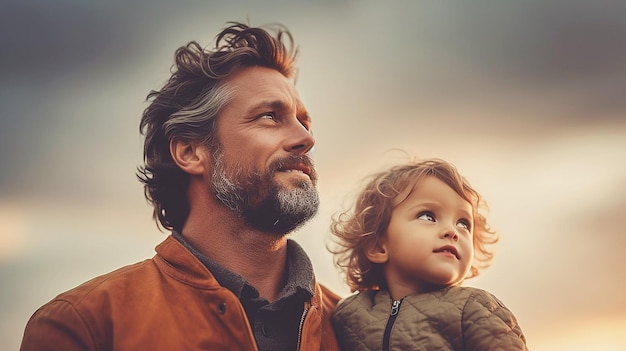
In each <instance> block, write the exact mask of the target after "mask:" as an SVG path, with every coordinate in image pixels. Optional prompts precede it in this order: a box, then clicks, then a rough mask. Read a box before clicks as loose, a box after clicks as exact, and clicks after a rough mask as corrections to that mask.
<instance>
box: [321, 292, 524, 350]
mask: <svg viewBox="0 0 626 351" xmlns="http://www.w3.org/2000/svg"><path fill="white" fill-rule="evenodd" d="M332 321H333V324H334V328H335V332H336V334H337V338H338V340H339V343H340V345H341V348H342V349H343V350H350V351H359V350H398V351H400V350H402V351H404V350H429V351H433V350H457V351H458V350H466V351H470V350H481V351H485V350H506V351H511V350H528V348H527V347H526V339H525V337H524V335H523V333H522V330H521V328H520V326H519V325H518V323H517V320H516V318H515V316H514V315H513V313H511V311H509V309H508V308H507V307H506V306H504V304H503V303H502V302H500V300H498V298H496V297H495V296H494V295H492V294H490V293H488V292H486V291H484V290H480V289H476V288H470V287H458V286H457V287H449V288H446V289H442V290H438V291H435V292H430V293H423V294H416V295H409V296H407V297H405V298H403V299H402V300H400V301H395V302H394V301H393V300H392V299H391V297H390V296H389V293H388V292H387V291H364V292H360V293H358V294H356V295H351V296H349V297H347V298H345V299H343V300H342V301H341V302H339V304H338V306H337V308H336V310H335V312H334V313H333V316H332Z"/></svg>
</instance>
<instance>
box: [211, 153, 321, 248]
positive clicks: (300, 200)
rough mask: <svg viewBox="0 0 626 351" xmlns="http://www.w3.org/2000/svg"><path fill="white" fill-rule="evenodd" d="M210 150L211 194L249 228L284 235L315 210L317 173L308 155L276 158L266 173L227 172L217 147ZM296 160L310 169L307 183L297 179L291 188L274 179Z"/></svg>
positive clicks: (235, 169) (311, 215)
mask: <svg viewBox="0 0 626 351" xmlns="http://www.w3.org/2000/svg"><path fill="white" fill-rule="evenodd" d="M213 149H214V150H212V167H213V174H212V176H211V185H212V189H213V194H214V196H215V197H216V198H217V199H218V200H219V201H220V202H221V203H222V204H224V206H226V207H227V208H229V209H231V210H233V211H235V212H237V213H239V214H240V215H241V216H242V218H243V219H244V220H245V221H246V222H247V223H248V225H249V226H250V227H252V228H254V229H257V230H260V231H262V232H265V233H271V234H275V235H277V236H283V235H285V234H288V233H290V232H292V231H293V230H295V229H296V228H298V227H299V226H301V225H302V224H304V222H306V221H307V220H309V219H311V218H312V217H313V216H315V214H316V213H317V210H318V207H319V195H318V193H317V189H316V188H315V184H316V182H317V175H316V173H315V170H314V168H313V164H312V161H311V159H310V158H309V157H308V156H306V155H291V156H288V157H285V158H282V159H280V160H276V161H274V162H272V163H271V164H270V166H269V169H267V170H266V171H265V172H262V171H259V172H254V171H248V170H245V169H243V168H241V167H235V168H234V169H231V170H229V171H230V172H228V171H227V169H226V167H225V165H224V157H223V153H222V152H221V150H220V148H219V147H214V148H213ZM298 163H303V164H305V165H307V166H308V167H309V168H310V169H311V174H310V175H309V176H310V178H311V181H310V182H308V181H305V180H298V181H297V183H295V184H293V186H294V187H293V189H287V188H285V187H284V186H282V185H281V184H278V183H277V182H276V181H275V179H274V175H275V174H276V172H277V171H278V170H279V169H284V167H285V166H293V165H295V164H298ZM288 168H289V167H288ZM246 172H247V173H246Z"/></svg>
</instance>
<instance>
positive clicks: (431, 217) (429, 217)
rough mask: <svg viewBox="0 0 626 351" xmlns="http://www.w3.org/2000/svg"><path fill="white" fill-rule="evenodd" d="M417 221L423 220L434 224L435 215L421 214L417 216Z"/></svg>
mask: <svg viewBox="0 0 626 351" xmlns="http://www.w3.org/2000/svg"><path fill="white" fill-rule="evenodd" d="M417 219H421V220H423V221H431V222H434V221H435V215H433V214H432V213H431V212H421V213H420V214H418V215H417Z"/></svg>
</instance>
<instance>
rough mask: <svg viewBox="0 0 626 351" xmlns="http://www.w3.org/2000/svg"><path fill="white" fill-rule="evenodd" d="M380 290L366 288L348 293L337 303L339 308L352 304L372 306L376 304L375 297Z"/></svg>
mask: <svg viewBox="0 0 626 351" xmlns="http://www.w3.org/2000/svg"><path fill="white" fill-rule="evenodd" d="M377 293H378V291H373V290H366V291H359V292H356V293H353V294H351V295H348V296H346V297H344V298H342V299H341V300H339V303H337V308H346V307H347V306H351V305H362V306H363V307H368V306H369V307H371V306H372V305H373V304H374V297H375V296H376V294H377Z"/></svg>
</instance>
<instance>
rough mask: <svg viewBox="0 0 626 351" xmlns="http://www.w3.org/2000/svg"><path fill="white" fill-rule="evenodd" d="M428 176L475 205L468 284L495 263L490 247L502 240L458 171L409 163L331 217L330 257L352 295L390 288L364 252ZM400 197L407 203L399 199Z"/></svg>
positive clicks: (432, 162) (433, 163)
mask: <svg viewBox="0 0 626 351" xmlns="http://www.w3.org/2000/svg"><path fill="white" fill-rule="evenodd" d="M427 176H434V177H436V178H438V179H439V180H441V181H443V182H445V183H446V184H447V185H449V186H450V187H451V188H452V189H453V190H454V191H455V192H456V193H457V194H459V196H461V197H462V198H463V199H465V200H466V201H468V202H469V203H470V204H471V205H472V208H473V211H474V213H473V214H474V236H473V238H474V251H475V253H474V260H473V262H472V267H471V269H470V272H469V274H468V276H467V277H466V278H472V277H475V276H477V275H478V273H479V269H484V268H486V267H488V266H489V264H490V263H491V259H492V258H493V255H494V254H493V251H491V250H490V249H488V246H489V245H492V244H495V243H496V242H497V241H498V239H499V237H498V233H496V232H495V231H493V230H492V229H491V228H490V227H489V225H488V224H487V219H486V218H485V216H484V215H483V214H482V213H481V212H480V211H479V210H482V209H486V208H487V205H486V203H485V202H484V201H483V199H482V198H481V196H480V194H479V193H478V192H477V191H476V190H474V188H472V186H471V185H470V184H469V183H468V181H467V180H466V179H465V178H464V177H463V176H461V175H460V174H459V172H458V171H457V169H456V167H455V166H454V165H452V164H450V163H448V162H446V161H443V160H440V159H426V160H422V161H411V162H409V163H408V164H404V165H397V166H394V167H392V168H390V169H388V170H387V171H383V172H379V173H376V174H373V175H372V176H371V177H370V179H371V180H370V181H369V182H368V183H367V184H366V186H365V188H364V189H363V191H362V192H361V193H360V194H359V196H358V198H357V199H356V202H355V204H354V208H353V209H352V210H348V211H345V212H342V213H339V214H335V215H334V216H333V217H332V224H331V231H332V233H333V234H334V239H335V240H334V241H335V243H336V244H337V245H336V247H335V248H329V251H330V252H331V253H333V254H334V255H335V263H336V265H337V266H338V267H339V268H341V269H342V270H343V271H344V273H345V274H346V282H347V283H348V286H349V287H350V290H351V291H356V290H376V289H379V288H386V282H385V277H384V275H383V272H382V265H381V264H376V263H372V262H370V261H369V260H368V259H367V256H366V251H367V249H368V248H370V247H372V246H374V245H376V244H377V242H378V240H379V239H380V238H381V237H382V236H383V235H385V232H386V230H387V227H388V226H389V222H390V220H391V213H392V211H393V209H394V208H395V207H396V206H397V205H398V204H399V203H401V202H403V201H404V200H405V199H406V198H407V197H408V196H409V194H410V193H411V192H410V191H408V192H407V191H406V190H407V189H409V187H410V188H411V189H412V188H413V187H414V186H415V184H417V183H418V182H420V181H421V180H422V179H424V178H425V177H427ZM411 191H412V190H411ZM400 194H402V196H403V198H398V196H399V195H400Z"/></svg>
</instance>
